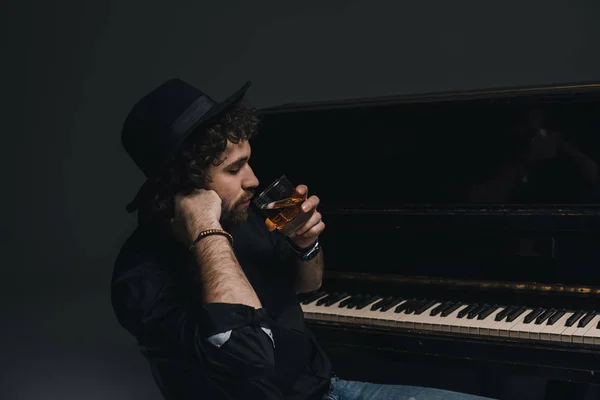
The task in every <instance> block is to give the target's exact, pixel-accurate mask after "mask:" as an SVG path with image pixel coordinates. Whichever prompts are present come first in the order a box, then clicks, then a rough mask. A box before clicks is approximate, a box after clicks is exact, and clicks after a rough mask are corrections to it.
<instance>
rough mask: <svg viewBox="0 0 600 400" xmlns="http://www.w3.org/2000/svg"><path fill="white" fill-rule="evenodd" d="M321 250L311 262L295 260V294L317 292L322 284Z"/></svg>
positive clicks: (322, 262) (322, 260) (322, 264)
mask: <svg viewBox="0 0 600 400" xmlns="http://www.w3.org/2000/svg"><path fill="white" fill-rule="evenodd" d="M324 267H325V262H324V259H323V249H322V248H321V250H319V254H317V255H316V256H315V258H313V259H312V260H309V261H302V260H300V259H297V260H296V293H305V292H311V291H313V290H317V289H319V288H320V287H321V284H322V282H323V269H324Z"/></svg>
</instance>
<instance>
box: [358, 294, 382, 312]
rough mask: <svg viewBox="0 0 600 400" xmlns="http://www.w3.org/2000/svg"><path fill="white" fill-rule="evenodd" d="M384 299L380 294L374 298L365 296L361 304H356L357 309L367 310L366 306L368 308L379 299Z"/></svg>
mask: <svg viewBox="0 0 600 400" xmlns="http://www.w3.org/2000/svg"><path fill="white" fill-rule="evenodd" d="M381 298H382V297H381V296H380V295H378V294H374V295H373V296H368V297H367V296H365V298H363V299H362V300H361V301H360V302H358V303H357V304H356V309H357V310H362V309H363V308H365V307H366V306H368V305H369V304H371V303H372V302H374V301H377V300H379V299H381Z"/></svg>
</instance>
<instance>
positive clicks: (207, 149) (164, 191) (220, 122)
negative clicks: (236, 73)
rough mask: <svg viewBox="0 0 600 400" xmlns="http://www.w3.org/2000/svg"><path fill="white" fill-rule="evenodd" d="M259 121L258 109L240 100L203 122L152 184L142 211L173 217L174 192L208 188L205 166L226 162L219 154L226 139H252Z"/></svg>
mask: <svg viewBox="0 0 600 400" xmlns="http://www.w3.org/2000/svg"><path fill="white" fill-rule="evenodd" d="M259 122H260V120H259V117H258V112H257V110H256V109H255V108H253V107H251V106H250V105H248V104H247V103H246V102H240V103H237V104H236V105H235V106H234V107H233V108H232V109H230V110H229V111H227V112H226V113H225V114H223V115H222V116H221V117H220V118H218V119H216V120H215V121H214V122H212V124H211V125H210V126H208V127H207V126H206V125H203V126H202V127H201V128H199V129H198V130H197V131H196V132H193V133H192V134H191V135H190V136H189V138H188V139H187V140H186V141H185V142H184V143H183V145H182V146H181V148H180V150H179V152H178V153H177V154H176V155H175V157H174V158H173V160H172V161H171V162H170V163H169V165H168V166H167V168H166V170H165V172H163V173H162V174H161V175H160V176H158V177H157V178H156V179H155V180H154V181H153V182H152V183H151V189H150V190H149V193H147V195H146V196H145V199H146V200H145V201H144V202H143V204H142V205H141V206H140V209H141V211H142V212H143V213H144V214H146V215H148V214H149V215H152V216H154V217H158V218H160V219H162V218H171V217H172V216H173V207H174V198H175V195H176V194H177V193H182V194H184V195H186V194H189V193H191V192H192V191H193V190H194V189H201V188H205V187H206V185H207V184H208V183H209V182H211V177H210V176H209V175H208V174H207V173H206V168H207V167H208V166H210V165H211V164H212V165H214V166H217V165H219V164H221V163H222V162H223V161H224V159H222V158H220V156H221V155H222V153H223V152H224V151H225V149H226V148H227V141H230V142H233V143H239V142H240V141H242V140H250V139H251V138H252V137H253V136H255V135H256V134H257V129H258V124H259Z"/></svg>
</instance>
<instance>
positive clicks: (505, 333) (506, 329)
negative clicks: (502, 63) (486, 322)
mask: <svg viewBox="0 0 600 400" xmlns="http://www.w3.org/2000/svg"><path fill="white" fill-rule="evenodd" d="M531 311H533V309H532V308H527V309H525V311H524V312H523V313H521V315H519V316H518V317H517V318H515V319H514V320H512V321H511V322H508V321H507V319H506V318H503V319H502V321H496V323H495V324H494V325H492V326H491V327H490V336H502V337H510V330H511V329H512V327H513V326H515V325H516V324H518V323H519V322H521V321H523V319H524V318H525V316H526V315H527V314H529V313H530V312H531Z"/></svg>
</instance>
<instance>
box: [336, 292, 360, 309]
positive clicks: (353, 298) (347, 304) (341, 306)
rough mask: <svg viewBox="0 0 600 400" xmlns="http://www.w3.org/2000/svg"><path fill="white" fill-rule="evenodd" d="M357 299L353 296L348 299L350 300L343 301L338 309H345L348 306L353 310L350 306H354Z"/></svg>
mask: <svg viewBox="0 0 600 400" xmlns="http://www.w3.org/2000/svg"><path fill="white" fill-rule="evenodd" d="M361 296H362V294H359V295H358V297H361ZM356 297H357V296H352V297H348V298H347V299H345V300H342V301H341V302H340V304H338V307H340V308H343V307H346V306H347V307H348V308H352V307H350V305H351V304H352V302H353V301H354V300H356Z"/></svg>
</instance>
